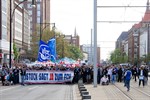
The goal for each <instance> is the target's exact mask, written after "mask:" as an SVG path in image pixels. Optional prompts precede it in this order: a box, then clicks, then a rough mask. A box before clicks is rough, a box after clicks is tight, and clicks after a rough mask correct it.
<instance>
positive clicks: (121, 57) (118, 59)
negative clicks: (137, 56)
mask: <svg viewBox="0 0 150 100" xmlns="http://www.w3.org/2000/svg"><path fill="white" fill-rule="evenodd" d="M110 60H111V61H112V63H115V64H119V63H126V62H128V56H127V55H126V54H125V53H123V52H121V50H120V49H115V50H114V51H113V52H112V53H111V54H110Z"/></svg>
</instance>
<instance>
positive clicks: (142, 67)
mask: <svg viewBox="0 0 150 100" xmlns="http://www.w3.org/2000/svg"><path fill="white" fill-rule="evenodd" d="M144 67H145V66H144V65H141V67H140V70H139V72H138V75H139V86H140V85H141V82H142V83H143V87H144V86H145V81H144V78H145V77H146V71H145V70H144Z"/></svg>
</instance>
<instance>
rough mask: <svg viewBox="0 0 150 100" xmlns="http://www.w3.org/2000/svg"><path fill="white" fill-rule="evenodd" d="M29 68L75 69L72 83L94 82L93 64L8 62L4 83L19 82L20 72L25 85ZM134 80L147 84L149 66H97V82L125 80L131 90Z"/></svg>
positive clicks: (5, 66)
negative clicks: (131, 82) (68, 65)
mask: <svg viewBox="0 0 150 100" xmlns="http://www.w3.org/2000/svg"><path fill="white" fill-rule="evenodd" d="M27 70H55V71H73V72H74V78H73V81H72V83H78V81H79V80H81V79H82V81H83V83H87V84H88V83H92V82H93V66H88V65H85V64H84V65H82V66H80V67H74V68H72V67H66V66H65V65H56V66H42V67H36V66H32V67H28V66H26V65H18V66H17V65H16V66H13V67H12V68H8V66H7V64H6V63H4V64H3V65H2V70H1V71H0V76H1V81H2V85H5V82H6V80H7V81H8V82H9V83H11V84H19V74H20V75H21V80H22V82H21V83H22V85H24V82H23V78H24V76H25V75H26V71H27ZM131 78H133V79H134V81H135V82H136V81H137V78H138V79H139V83H138V84H139V86H140V85H141V82H142V85H143V86H145V85H146V84H147V81H148V67H147V66H145V65H141V66H140V67H136V66H132V67H129V66H121V65H110V66H107V67H104V66H98V67H97V83H98V84H102V85H109V84H110V83H112V84H115V82H123V83H125V86H126V87H127V89H128V91H129V90H130V80H131Z"/></svg>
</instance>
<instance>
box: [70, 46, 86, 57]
mask: <svg viewBox="0 0 150 100" xmlns="http://www.w3.org/2000/svg"><path fill="white" fill-rule="evenodd" d="M69 49H70V58H73V59H75V60H78V59H83V53H82V52H81V50H80V49H79V48H78V47H75V46H73V45H70V46H69Z"/></svg>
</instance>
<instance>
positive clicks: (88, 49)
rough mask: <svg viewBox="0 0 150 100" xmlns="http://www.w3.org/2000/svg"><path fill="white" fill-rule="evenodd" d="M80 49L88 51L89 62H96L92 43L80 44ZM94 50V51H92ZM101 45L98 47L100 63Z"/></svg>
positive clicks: (98, 60) (98, 61)
mask: <svg viewBox="0 0 150 100" xmlns="http://www.w3.org/2000/svg"><path fill="white" fill-rule="evenodd" d="M80 49H81V50H82V51H83V52H87V53H88V59H87V60H88V62H89V63H91V64H93V63H92V62H94V61H93V60H94V58H93V57H94V52H93V50H92V48H91V45H90V44H84V45H81V46H80ZM91 50H92V51H91ZM100 52H101V51H100V47H97V63H100V60H101V58H100Z"/></svg>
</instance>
